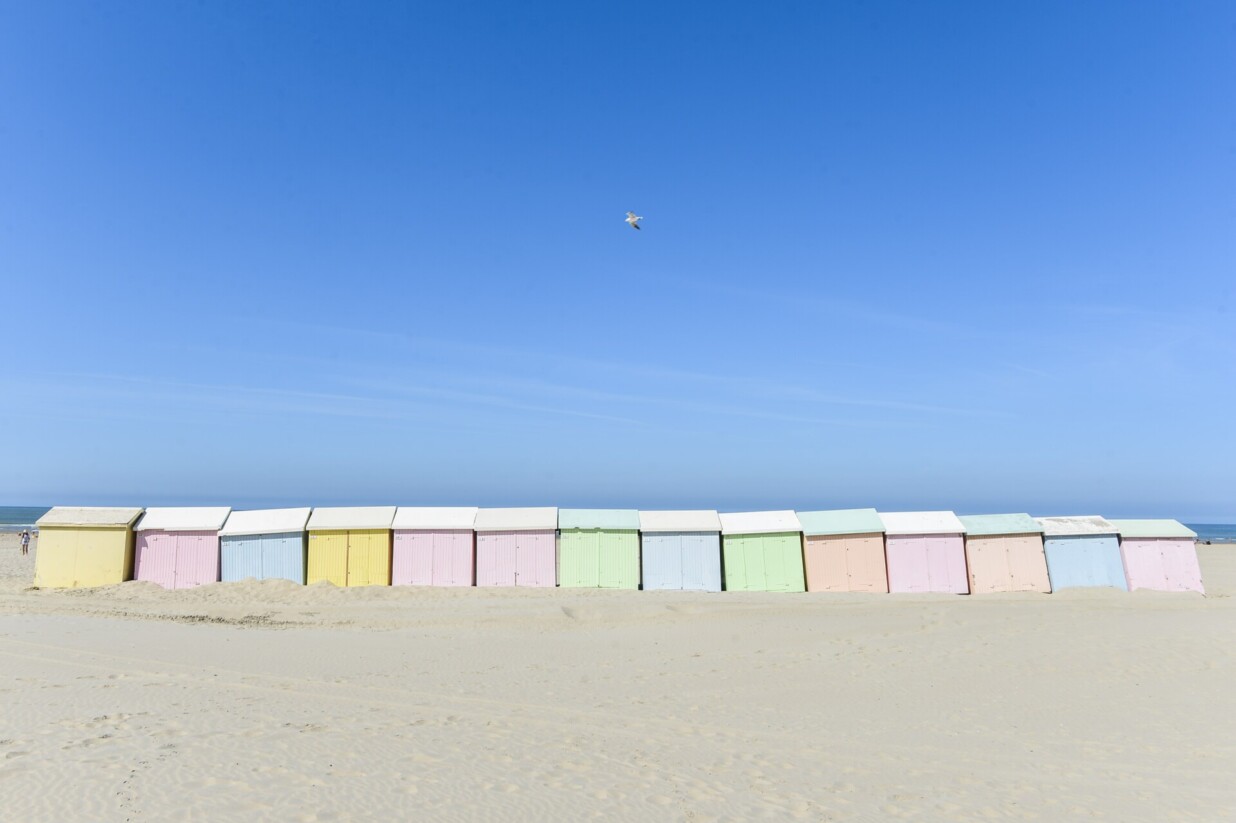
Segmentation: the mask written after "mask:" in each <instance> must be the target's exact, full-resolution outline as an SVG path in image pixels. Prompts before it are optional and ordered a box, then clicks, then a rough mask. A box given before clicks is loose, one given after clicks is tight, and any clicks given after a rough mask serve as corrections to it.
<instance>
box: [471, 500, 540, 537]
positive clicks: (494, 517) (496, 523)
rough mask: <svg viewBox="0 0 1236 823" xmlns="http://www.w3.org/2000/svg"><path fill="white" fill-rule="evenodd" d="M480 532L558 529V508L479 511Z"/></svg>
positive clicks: (477, 526)
mask: <svg viewBox="0 0 1236 823" xmlns="http://www.w3.org/2000/svg"><path fill="white" fill-rule="evenodd" d="M475 528H476V530H477V531H478V532H532V531H546V530H552V529H556V528H558V509H557V507H556V506H547V507H544V508H529V509H477V512H476V525H475Z"/></svg>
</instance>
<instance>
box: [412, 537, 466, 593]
mask: <svg viewBox="0 0 1236 823" xmlns="http://www.w3.org/2000/svg"><path fill="white" fill-rule="evenodd" d="M475 550H476V545H475V541H474V536H473V532H472V530H471V529H440V530H430V529H396V530H395V547H394V554H393V558H392V561H391V584H392V585H395V586H471V585H473V581H474V580H475V556H476V554H475Z"/></svg>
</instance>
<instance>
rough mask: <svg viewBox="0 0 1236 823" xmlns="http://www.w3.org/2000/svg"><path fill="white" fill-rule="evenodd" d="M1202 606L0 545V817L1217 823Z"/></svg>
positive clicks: (1219, 629) (1226, 743)
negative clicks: (238, 565)
mask: <svg viewBox="0 0 1236 823" xmlns="http://www.w3.org/2000/svg"><path fill="white" fill-rule="evenodd" d="M1201 556H1202V572H1203V575H1204V579H1205V582H1206V584H1207V586H1208V589H1209V591H1210V596H1208V597H1206V598H1202V597H1200V596H1195V595H1166V594H1153V593H1135V594H1132V595H1128V594H1121V593H1116V592H1107V591H1089V592H1068V593H1064V594H1058V595H1037V596H1021V595H1017V596H1000V595H996V596H984V597H951V596H889V595H873V596H822V595H810V594H806V595H772V594H770V595H752V594H728V593H727V594H720V595H692V594H667V593H659V592H597V591H572V590H550V591H531V590H529V591H524V590H477V589H470V590H425V589H367V590H352V591H342V590H334V589H330V588H326V587H318V586H315V587H309V588H302V587H297V586H292V585H278V584H272V583H268V584H254V583H247V584H217V585H213V586H208V587H204V588H202V589H198V590H194V591H188V592H164V591H162V590H159V589H157V588H155V587H154V586H152V585H149V584H142V583H126V584H124V585H122V586H116V587H111V588H106V589H98V590H93V591H67V592H54V591H31V590H28V582H29V580H30V579H31V576H32V570H33V564H32V562H30V561H29V560H27V559H22V558H19V557H18V556H17V550H16V544H15V542H14V540H13V539H12V538H11V537H5V538H3V539H0V706H2V707H3V714H2V715H0V717H2V718H3V720H2V721H0V819H4V820H14V821H43V820H46V821H56V822H57V823H62V822H63V821H75V820H108V821H110V820H140V819H149V820H171V819H184V820H254V819H268V820H354V819H392V820H400V819H424V820H430V819H432V820H478V819H479V820H506V819H528V820H545V819H562V820H578V819H583V818H588V817H605V818H617V819H626V820H646V819H656V820H692V821H704V820H713V819H732V820H737V819H752V818H762V819H783V818H797V819H807V820H886V819H915V820H1051V821H1056V820H1065V819H1067V820H1078V819H1089V818H1093V819H1098V820H1109V821H1131V820H1146V821H1168V820H1198V821H1217V820H1224V819H1236V600H1234V599H1233V597H1232V595H1233V593H1236V548H1225V547H1219V546H1215V547H1201Z"/></svg>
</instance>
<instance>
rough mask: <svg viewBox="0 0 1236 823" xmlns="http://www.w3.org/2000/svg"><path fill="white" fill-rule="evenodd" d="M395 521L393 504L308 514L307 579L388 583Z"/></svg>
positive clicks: (341, 583) (346, 583)
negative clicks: (392, 532) (392, 530)
mask: <svg viewBox="0 0 1236 823" xmlns="http://www.w3.org/2000/svg"><path fill="white" fill-rule="evenodd" d="M394 521H395V507H394V506H337V507H330V508H325V509H314V510H313V514H311V515H309V525H308V529H309V562H308V567H307V570H306V575H305V578H306V582H307V583H311V584H312V583H317V582H319V581H323V580H325V581H327V582H329V583H334V584H335V585H336V586H389V585H390V584H391V524H392V523H394Z"/></svg>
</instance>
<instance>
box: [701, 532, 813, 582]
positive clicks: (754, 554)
mask: <svg viewBox="0 0 1236 823" xmlns="http://www.w3.org/2000/svg"><path fill="white" fill-rule="evenodd" d="M721 559H722V564H723V566H724V569H725V589H726V591H767V592H801V591H806V590H807V586H806V580H805V578H804V576H803V544H802V535H801V534H799V533H798V532H777V533H772V534H727V535H724V536H722V538H721Z"/></svg>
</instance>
